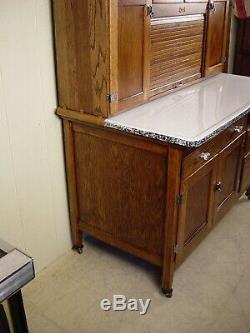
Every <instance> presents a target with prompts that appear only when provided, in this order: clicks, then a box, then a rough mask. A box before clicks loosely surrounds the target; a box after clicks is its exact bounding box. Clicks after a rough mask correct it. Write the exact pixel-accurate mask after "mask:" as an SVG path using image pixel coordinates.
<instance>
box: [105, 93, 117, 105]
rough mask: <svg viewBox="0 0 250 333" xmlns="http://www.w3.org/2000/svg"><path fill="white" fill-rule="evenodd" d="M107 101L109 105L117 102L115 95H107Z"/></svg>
mask: <svg viewBox="0 0 250 333" xmlns="http://www.w3.org/2000/svg"><path fill="white" fill-rule="evenodd" d="M107 100H108V101H109V103H112V102H116V101H118V95H117V93H113V94H109V95H107Z"/></svg>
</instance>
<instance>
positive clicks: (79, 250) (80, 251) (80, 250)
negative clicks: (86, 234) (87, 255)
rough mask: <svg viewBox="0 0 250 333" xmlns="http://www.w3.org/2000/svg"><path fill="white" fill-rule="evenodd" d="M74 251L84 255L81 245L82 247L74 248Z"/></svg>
mask: <svg viewBox="0 0 250 333" xmlns="http://www.w3.org/2000/svg"><path fill="white" fill-rule="evenodd" d="M73 250H74V251H76V252H77V253H79V254H82V252H83V245H81V246H73Z"/></svg>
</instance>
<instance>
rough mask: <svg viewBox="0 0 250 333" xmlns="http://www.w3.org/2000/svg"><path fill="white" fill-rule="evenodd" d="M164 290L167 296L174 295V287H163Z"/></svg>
mask: <svg viewBox="0 0 250 333" xmlns="http://www.w3.org/2000/svg"><path fill="white" fill-rule="evenodd" d="M162 292H163V294H164V295H165V296H166V297H167V298H171V297H172V296H173V288H167V289H164V288H162Z"/></svg>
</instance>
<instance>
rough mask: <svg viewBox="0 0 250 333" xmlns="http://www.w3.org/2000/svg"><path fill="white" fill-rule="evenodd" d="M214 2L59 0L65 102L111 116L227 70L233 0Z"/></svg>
mask: <svg viewBox="0 0 250 333" xmlns="http://www.w3.org/2000/svg"><path fill="white" fill-rule="evenodd" d="M211 1H212V0H210V2H209V3H208V2H206V1H203V0H193V1H192V2H191V1H179V0H178V1H175V0H74V1H69V0H53V12H54V25H55V44H56V60H57V82H58V97H59V106H60V107H61V108H64V109H65V110H66V111H65V112H67V110H69V112H70V111H77V112H80V113H82V114H84V113H85V114H89V115H93V116H98V117H102V118H106V117H109V116H110V115H111V114H114V113H116V112H120V111H124V110H128V109H131V108H133V107H135V106H137V105H139V104H143V103H145V102H147V101H149V100H150V99H152V98H156V97H158V96H161V95H162V94H166V93H169V92H172V91H175V89H179V88H181V87H183V86H186V85H188V84H192V83H194V82H196V81H197V80H199V79H201V78H202V77H206V76H209V75H212V74H217V73H219V72H222V71H224V70H225V69H226V62H227V47H228V40H229V36H228V27H229V2H228V1H225V0H224V1H222V0H219V1H215V2H211ZM65 112H64V113H65Z"/></svg>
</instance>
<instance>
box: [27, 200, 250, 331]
mask: <svg viewBox="0 0 250 333" xmlns="http://www.w3.org/2000/svg"><path fill="white" fill-rule="evenodd" d="M158 279H159V270H158V269H156V268H154V267H152V266H151V265H149V264H146V263H144V262H142V261H140V260H135V259H134V258H131V257H130V256H127V255H124V254H121V253H120V252H119V251H116V250H113V249H111V248H110V247H108V246H105V245H103V244H100V243H99V242H96V241H94V240H88V241H87V243H86V246H85V249H84V252H83V254H82V255H81V256H80V255H78V254H76V253H73V252H72V251H69V252H68V253H67V254H66V255H65V256H64V257H62V258H60V259H59V260H58V261H57V262H56V263H54V264H52V265H50V266H49V267H48V268H47V269H46V270H44V271H43V272H41V273H40V274H39V276H38V277H37V278H36V280H34V281H33V282H32V283H31V284H30V285H29V286H27V287H26V288H25V290H24V297H25V302H26V311H27V317H28V321H29V325H30V331H31V333H41V332H44V333H59V332H60V333H62V332H68V333H92V332H93V333H99V332H100V333H105V332H109V333H110V332H111V333H112V332H115V333H125V332H126V333H127V332H129V333H130V332H131V333H133V332H135V333H136V332H140V333H150V332H154V333H158V332H160V333H163V332H166V333H172V332H175V333H189V332H190V333H206V332H209V333H247V332H250V202H249V201H247V200H245V199H241V200H240V201H239V203H238V204H237V205H236V206H235V207H234V208H233V209H232V210H231V212H230V213H228V215H227V216H226V217H225V218H224V219H223V221H221V222H220V224H219V225H218V226H216V228H215V229H214V230H213V231H212V232H211V233H210V235H209V236H208V237H207V238H206V240H205V241H203V243H202V244H201V245H200V246H199V247H198V248H197V249H196V250H195V252H194V253H193V254H192V255H191V256H190V257H189V258H188V259H187V260H186V261H185V263H184V264H183V265H182V266H181V267H180V268H179V269H178V270H177V271H176V275H175V280H174V297H173V298H172V299H166V298H165V297H164V296H162V294H161V293H160V291H159V281H158ZM113 294H123V295H125V296H126V297H127V298H144V299H145V298H151V300H152V301H151V304H150V307H149V310H148V313H147V314H146V315H144V316H140V315H139V313H138V312H131V311H125V312H114V311H107V312H104V311H102V310H101V309H100V306H99V303H100V300H101V299H103V298H109V299H110V298H111V297H112V295H113Z"/></svg>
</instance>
